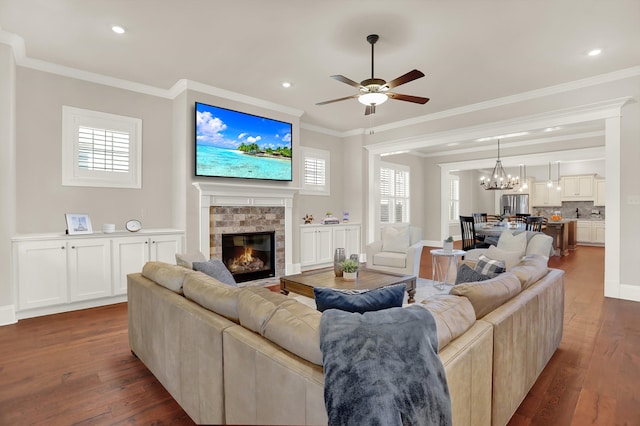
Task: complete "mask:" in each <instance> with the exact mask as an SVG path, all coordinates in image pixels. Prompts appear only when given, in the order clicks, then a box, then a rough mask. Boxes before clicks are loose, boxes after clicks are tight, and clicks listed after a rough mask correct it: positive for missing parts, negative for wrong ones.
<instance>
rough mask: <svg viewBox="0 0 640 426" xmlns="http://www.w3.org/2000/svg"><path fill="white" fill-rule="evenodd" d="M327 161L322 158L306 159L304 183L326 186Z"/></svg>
mask: <svg viewBox="0 0 640 426" xmlns="http://www.w3.org/2000/svg"><path fill="white" fill-rule="evenodd" d="M325 165H326V163H325V161H324V160H323V159H321V158H312V157H306V158H305V159H304V183H305V185H319V186H324V185H325V179H326V170H325V168H326V167H325Z"/></svg>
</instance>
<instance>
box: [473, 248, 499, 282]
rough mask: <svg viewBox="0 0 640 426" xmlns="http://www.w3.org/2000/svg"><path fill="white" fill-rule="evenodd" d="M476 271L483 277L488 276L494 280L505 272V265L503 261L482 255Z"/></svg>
mask: <svg viewBox="0 0 640 426" xmlns="http://www.w3.org/2000/svg"><path fill="white" fill-rule="evenodd" d="M474 269H475V270H476V271H477V272H480V273H481V274H482V275H488V276H490V277H492V278H493V277H495V276H496V275H498V274H501V273H503V272H504V269H505V264H504V261H502V260H493V259H489V258H488V257H487V256H485V255H484V254H481V255H480V257H479V258H478V263H476V266H475V268H474Z"/></svg>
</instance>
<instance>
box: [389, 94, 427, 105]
mask: <svg viewBox="0 0 640 426" xmlns="http://www.w3.org/2000/svg"><path fill="white" fill-rule="evenodd" d="M387 96H389V97H390V98H391V99H395V100H397V101H407V102H413V103H416V104H423V105H424V104H426V103H427V102H429V98H421V97H420V96H411V95H403V94H401V93H389V92H387Z"/></svg>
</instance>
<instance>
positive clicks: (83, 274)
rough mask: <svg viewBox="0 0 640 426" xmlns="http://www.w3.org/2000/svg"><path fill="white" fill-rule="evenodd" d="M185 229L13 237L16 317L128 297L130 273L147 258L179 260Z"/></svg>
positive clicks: (77, 307) (78, 307) (82, 306)
mask: <svg viewBox="0 0 640 426" xmlns="http://www.w3.org/2000/svg"><path fill="white" fill-rule="evenodd" d="M183 239H184V233H183V232H182V231H177V230H157V231H152V230H149V231H144V232H141V233H139V234H135V235H134V234H130V233H114V234H91V235H78V236H68V235H59V234H55V235H52V234H44V235H42V234H41V235H21V236H16V237H14V238H12V252H13V272H12V277H13V286H14V301H15V306H16V316H17V318H18V319H21V318H28V317H32V316H38V315H46V314H51V313H57V312H64V311H70V310H74V309H82V308H87V307H92V306H99V305H104V304H109V303H117V302H121V301H124V300H126V292H127V277H126V275H127V274H129V273H134V272H140V271H142V267H143V266H144V264H145V263H146V262H147V261H149V260H161V261H164V262H170V263H175V254H176V253H177V252H180V251H182V244H183Z"/></svg>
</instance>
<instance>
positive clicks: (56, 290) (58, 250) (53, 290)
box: [16, 241, 68, 309]
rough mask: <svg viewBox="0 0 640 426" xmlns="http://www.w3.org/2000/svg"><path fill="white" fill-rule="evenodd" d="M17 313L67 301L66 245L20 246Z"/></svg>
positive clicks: (61, 242)
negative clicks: (19, 310)
mask: <svg viewBox="0 0 640 426" xmlns="http://www.w3.org/2000/svg"><path fill="white" fill-rule="evenodd" d="M17 264H18V265H17V266H18V267H17V271H16V272H17V277H16V288H17V292H18V295H17V296H18V297H17V299H18V309H29V308H38V307H42V306H51V305H57V304H61V303H66V302H67V301H68V295H67V246H66V243H65V242H64V241H37V242H35V241H34V242H20V243H17Z"/></svg>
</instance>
